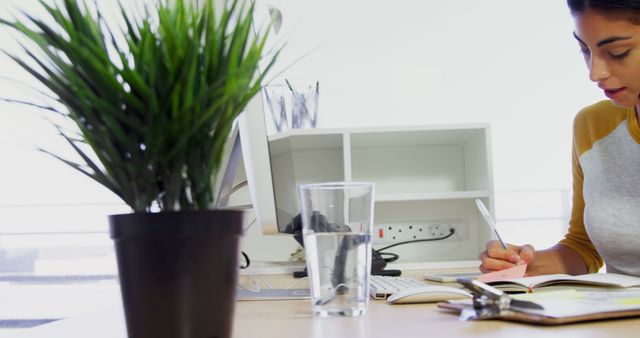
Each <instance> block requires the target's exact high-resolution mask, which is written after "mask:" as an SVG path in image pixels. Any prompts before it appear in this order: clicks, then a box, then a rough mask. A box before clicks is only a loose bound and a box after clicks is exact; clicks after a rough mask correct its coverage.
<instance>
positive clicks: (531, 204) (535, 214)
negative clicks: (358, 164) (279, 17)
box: [258, 0, 604, 247]
mask: <svg viewBox="0 0 640 338" xmlns="http://www.w3.org/2000/svg"><path fill="white" fill-rule="evenodd" d="M258 3H259V4H262V5H264V4H265V3H267V4H270V5H271V6H276V7H278V8H279V9H280V10H281V11H282V13H283V18H284V20H283V27H282V30H281V32H280V33H279V34H278V35H277V36H276V37H275V38H274V39H273V40H272V41H271V42H272V43H273V45H278V44H279V43H280V44H281V43H282V42H284V41H286V46H285V48H284V50H283V52H282V57H281V60H280V62H279V65H278V67H277V70H282V69H285V71H284V73H283V74H282V75H281V76H279V77H277V78H276V79H274V81H273V82H272V84H273V85H280V84H282V83H283V81H284V78H287V79H289V80H290V81H291V82H293V83H294V84H298V85H306V84H309V83H314V82H315V81H316V80H319V81H320V92H321V93H320V109H319V115H320V117H319V126H320V127H350V126H388V125H416V124H418V125H420V124H446V123H467V122H490V123H491V124H492V131H493V135H492V137H493V154H494V158H493V159H494V181H495V189H496V213H497V218H498V221H499V222H498V223H499V224H498V225H499V227H500V228H501V230H502V231H503V232H505V237H507V238H508V239H509V240H510V241H512V242H514V243H525V242H529V243H533V244H535V245H536V246H538V247H546V246H548V245H551V244H553V243H555V242H556V241H557V240H558V239H559V238H561V236H563V234H564V231H565V230H566V222H567V220H568V210H569V208H570V203H569V201H570V187H571V168H570V165H571V154H570V151H571V126H572V119H573V116H574V115H575V113H577V111H578V110H580V109H581V108H582V107H584V106H586V105H588V104H591V103H594V102H596V101H598V100H601V99H604V97H603V95H602V94H601V92H599V91H598V89H597V88H596V86H595V85H594V84H592V83H590V81H589V80H588V75H587V70H586V67H585V65H584V61H583V60H582V56H581V54H580V53H579V49H578V45H577V43H576V41H575V40H574V38H573V36H572V31H573V21H572V18H571V16H570V14H569V11H568V9H567V8H566V4H565V1H551V0H542V1H524V0H492V1H476V0H463V1H420V0H402V1H388V0H387V1H384V0H349V1H344V0H322V1H316V0H263V1H260V0H258Z"/></svg>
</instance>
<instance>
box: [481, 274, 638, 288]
mask: <svg viewBox="0 0 640 338" xmlns="http://www.w3.org/2000/svg"><path fill="white" fill-rule="evenodd" d="M487 284H489V285H491V286H493V287H495V288H497V289H500V290H502V291H505V292H535V291H536V290H538V289H542V288H545V287H549V286H554V288H553V289H558V287H560V286H561V287H562V288H565V289H572V288H574V289H575V288H580V287H609V288H630V287H640V278H638V277H632V276H625V275H619V274H615V273H590V274H586V275H579V276H571V275H564V274H556V275H542V276H532V277H521V278H509V279H504V280H494V281H492V282H488V283H487Z"/></svg>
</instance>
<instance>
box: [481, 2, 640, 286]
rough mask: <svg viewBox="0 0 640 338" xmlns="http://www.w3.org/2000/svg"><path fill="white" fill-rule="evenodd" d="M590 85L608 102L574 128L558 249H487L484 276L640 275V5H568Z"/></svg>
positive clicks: (590, 109)
mask: <svg viewBox="0 0 640 338" xmlns="http://www.w3.org/2000/svg"><path fill="white" fill-rule="evenodd" d="M567 3H568V5H569V9H570V10H571V14H572V16H573V18H574V21H575V31H574V37H575V39H576V40H577V43H578V45H579V46H580V50H581V51H582V54H583V55H584V60H585V62H586V64H587V68H588V69H589V78H590V79H591V81H593V82H595V83H596V84H597V85H598V87H600V88H601V89H602V90H603V91H604V94H605V95H606V96H607V97H608V98H609V100H606V101H601V102H598V103H596V104H594V105H592V106H589V107H586V108H584V109H583V110H582V111H580V112H579V113H578V115H577V116H576V118H575V120H574V127H573V135H574V136H573V140H574V142H573V209H572V212H571V221H570V226H569V232H568V234H567V235H566V236H565V238H564V239H563V240H562V241H560V242H559V243H558V244H557V245H555V246H553V247H551V248H549V249H547V250H535V249H534V248H533V247H532V246H531V245H524V246H515V245H509V248H508V249H507V250H504V249H502V247H501V246H500V245H499V243H498V242H496V241H490V242H488V243H487V247H486V251H484V252H482V253H481V254H480V259H481V261H482V264H481V266H480V270H481V271H482V272H491V271H495V270H503V269H507V268H510V267H513V266H514V265H516V264H525V263H526V264H528V266H527V275H539V274H552V273H569V274H584V273H590V272H596V271H598V270H599V269H600V268H601V267H602V265H603V263H606V266H607V271H608V272H615V273H622V274H627V275H635V276H640V263H639V262H640V126H639V124H638V111H639V110H640V109H639V108H640V99H639V96H640V0H636V1H633V0H626V1H625V0H610V1H608V0H568V1H567Z"/></svg>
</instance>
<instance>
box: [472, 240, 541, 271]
mask: <svg viewBox="0 0 640 338" xmlns="http://www.w3.org/2000/svg"><path fill="white" fill-rule="evenodd" d="M534 256H535V249H534V248H533V246H531V245H529V244H525V245H522V246H517V245H512V244H508V245H507V248H506V249H504V248H503V247H502V245H501V244H500V242H499V241H489V242H487V246H486V250H485V251H483V252H482V253H481V254H480V261H481V265H480V271H482V273H487V272H493V271H498V270H504V269H509V268H512V267H514V266H516V265H522V264H529V266H531V264H533V261H534Z"/></svg>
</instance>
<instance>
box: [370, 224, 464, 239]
mask: <svg viewBox="0 0 640 338" xmlns="http://www.w3.org/2000/svg"><path fill="white" fill-rule="evenodd" d="M373 228H374V230H373V231H374V236H373V242H374V244H393V243H399V242H405V241H412V240H417V239H433V238H441V237H446V236H447V235H449V233H450V229H452V228H453V229H455V234H454V236H455V238H458V239H460V240H464V239H465V236H466V237H468V233H469V223H468V222H467V220H465V219H462V218H455V219H434V220H417V221H398V222H385V223H380V224H376V225H374V226H373Z"/></svg>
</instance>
